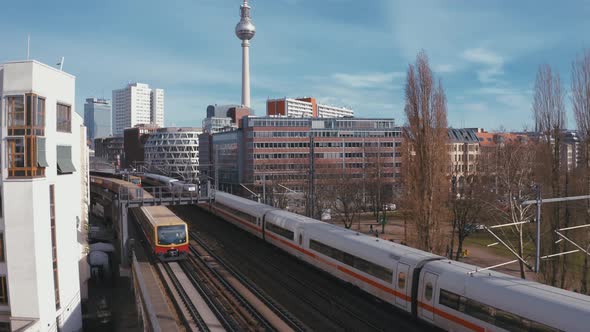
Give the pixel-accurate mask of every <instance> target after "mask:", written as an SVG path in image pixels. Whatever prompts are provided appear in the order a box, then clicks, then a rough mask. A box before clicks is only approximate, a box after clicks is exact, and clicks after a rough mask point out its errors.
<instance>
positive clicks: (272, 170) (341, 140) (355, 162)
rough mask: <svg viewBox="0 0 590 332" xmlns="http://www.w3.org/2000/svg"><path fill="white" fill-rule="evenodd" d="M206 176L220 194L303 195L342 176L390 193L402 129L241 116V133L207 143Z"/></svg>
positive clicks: (390, 123) (388, 124) (366, 122)
mask: <svg viewBox="0 0 590 332" xmlns="http://www.w3.org/2000/svg"><path fill="white" fill-rule="evenodd" d="M210 145H211V155H210V161H211V164H210V165H211V166H210V167H209V170H208V171H209V174H210V175H209V176H211V177H212V178H214V179H216V180H217V181H216V183H218V187H219V189H221V190H224V191H229V192H235V193H240V192H242V189H241V188H243V185H244V186H248V187H249V188H250V189H251V190H253V191H254V192H256V193H258V194H262V193H263V191H264V189H265V187H267V186H270V185H271V184H272V185H275V186H278V185H280V186H284V187H287V188H289V189H290V190H292V191H297V192H303V191H305V190H306V188H309V186H310V185H311V183H310V179H312V181H313V184H314V185H315V184H318V185H321V184H322V183H323V184H326V183H329V182H330V181H331V180H332V179H334V178H337V177H340V176H345V177H347V178H350V179H356V180H361V179H365V180H369V179H367V177H368V176H373V175H375V176H378V177H379V179H380V182H381V183H382V184H384V185H385V186H386V187H388V192H389V195H391V194H392V191H393V189H394V185H395V183H396V181H397V180H396V179H399V178H400V176H401V173H400V172H401V157H402V155H401V129H400V128H399V127H396V126H395V122H394V120H393V119H358V118H347V119H345V118H331V119H312V118H289V117H245V118H244V119H242V128H240V129H237V130H233V131H227V132H220V133H215V134H213V135H212V136H211V138H210Z"/></svg>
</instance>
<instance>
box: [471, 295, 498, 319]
mask: <svg viewBox="0 0 590 332" xmlns="http://www.w3.org/2000/svg"><path fill="white" fill-rule="evenodd" d="M465 313H466V314H468V315H469V316H472V317H475V318H477V319H480V320H482V321H484V322H488V323H492V324H493V323H494V319H493V317H492V314H491V308H490V307H489V306H487V305H485V304H483V303H479V302H477V301H474V300H470V299H467V301H466V303H465Z"/></svg>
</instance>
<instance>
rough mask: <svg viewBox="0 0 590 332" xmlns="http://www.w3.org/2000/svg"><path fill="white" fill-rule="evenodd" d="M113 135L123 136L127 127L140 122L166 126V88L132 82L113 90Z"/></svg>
mask: <svg viewBox="0 0 590 332" xmlns="http://www.w3.org/2000/svg"><path fill="white" fill-rule="evenodd" d="M112 103H113V105H112V107H113V112H112V125H113V135H114V136H123V131H124V130H125V128H131V127H134V126H135V125H138V124H154V125H157V126H160V127H163V126H164V90H162V89H152V88H150V86H149V85H147V84H143V83H130V84H129V85H127V86H126V87H125V88H123V89H119V90H113V99H112Z"/></svg>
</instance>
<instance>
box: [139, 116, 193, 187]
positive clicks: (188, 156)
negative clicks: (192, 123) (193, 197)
mask: <svg viewBox="0 0 590 332" xmlns="http://www.w3.org/2000/svg"><path fill="white" fill-rule="evenodd" d="M201 133H202V131H201V128H173V127H170V128H160V129H158V130H157V131H155V132H153V133H151V134H150V136H149V138H148V139H147V141H146V143H145V145H144V153H145V157H144V160H145V165H146V167H147V168H148V169H150V170H151V171H152V172H157V173H160V174H164V175H166V176H171V177H175V178H180V179H183V180H185V181H195V179H197V177H198V166H199V139H198V136H199V134H201Z"/></svg>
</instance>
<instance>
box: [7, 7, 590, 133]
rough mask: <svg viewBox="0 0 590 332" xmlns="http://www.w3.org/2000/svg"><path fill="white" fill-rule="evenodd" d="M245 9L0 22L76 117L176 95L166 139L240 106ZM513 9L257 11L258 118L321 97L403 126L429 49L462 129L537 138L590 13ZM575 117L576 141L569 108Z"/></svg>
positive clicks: (90, 10) (80, 11) (20, 55)
mask: <svg viewBox="0 0 590 332" xmlns="http://www.w3.org/2000/svg"><path fill="white" fill-rule="evenodd" d="M241 2H242V1H239V0H220V1H205V2H202V3H199V4H182V7H180V6H179V7H173V6H170V5H169V4H165V3H155V2H154V3H153V4H151V5H141V6H140V4H143V3H140V2H134V1H129V2H125V3H118V2H113V1H103V2H100V3H94V4H82V3H76V2H66V3H65V4H60V5H55V4H50V3H43V2H39V3H38V4H37V8H38V9H39V10H38V11H37V12H36V13H31V15H32V16H34V17H32V19H33V20H34V21H35V22H36V24H35V25H34V26H32V25H28V24H24V23H23V22H25V21H24V20H22V19H21V18H20V17H22V13H24V12H25V9H26V8H25V7H26V5H25V4H20V3H15V4H14V5H12V6H11V8H7V9H6V10H5V14H6V18H5V19H4V20H3V21H2V22H0V28H1V30H2V31H10V34H0V42H2V43H3V45H10V46H8V47H5V49H4V50H3V51H4V52H3V53H2V55H0V60H1V61H2V62H4V61H12V60H21V59H24V58H25V57H26V39H27V34H30V35H31V48H30V50H31V52H30V54H31V59H36V60H39V61H42V62H45V63H48V64H55V63H57V62H58V61H59V58H60V57H61V56H64V57H65V64H64V71H66V72H68V73H71V74H73V75H75V76H76V77H77V91H76V95H77V96H76V110H77V112H78V113H81V112H82V110H83V104H84V100H85V98H87V97H91V96H96V97H106V98H109V97H110V91H111V90H113V89H116V88H118V87H120V86H123V85H125V84H126V83H128V82H133V81H139V82H145V83H148V84H150V85H153V86H158V87H161V88H163V89H165V90H166V92H167V95H166V103H167V106H166V109H167V122H166V125H170V126H172V125H176V126H194V125H199V124H200V122H201V120H202V119H203V118H204V114H205V109H206V107H207V105H209V104H226V103H227V104H236V103H239V102H240V88H241V82H240V71H241V57H240V45H239V43H237V42H236V39H235V34H234V31H233V29H234V27H235V23H236V15H237V12H238V6H239V4H240V3H241ZM503 4H508V2H505V3H495V4H488V3H483V4H482V3H477V4H474V3H471V2H461V4H460V5H458V4H457V3H450V2H420V3H414V2H391V1H371V2H367V3H365V2H358V1H349V0H338V1H337V0H332V1H326V2H314V1H306V0H281V1H267V0H254V1H252V2H251V6H252V15H253V17H255V20H256V26H257V28H259V31H258V33H257V37H256V38H255V39H254V40H253V41H252V48H251V56H250V57H251V59H250V61H251V81H252V83H251V90H252V106H253V109H254V110H255V112H256V114H257V115H263V114H264V113H265V111H266V110H265V103H266V99H267V98H268V97H270V98H281V97H284V96H306V95H314V96H315V97H317V98H318V100H319V101H322V102H324V103H329V104H334V105H339V106H348V107H351V108H353V109H355V113H356V115H357V116H359V117H394V118H395V119H396V122H397V123H398V124H400V125H401V124H403V123H404V118H405V117H404V113H403V106H404V101H403V96H404V93H403V87H404V83H405V82H404V81H405V71H406V69H407V66H408V64H409V63H411V62H413V61H414V58H415V55H416V53H417V52H418V51H419V50H420V49H424V50H426V52H427V53H428V55H429V57H430V60H431V65H432V68H433V69H434V70H435V72H436V74H437V77H440V78H441V79H442V80H443V84H444V86H445V88H446V92H447V97H448V110H449V124H450V125H451V126H453V127H485V128H486V129H489V130H492V129H497V128H499V127H500V126H502V125H503V126H504V127H506V128H507V129H514V130H521V129H522V128H523V126H524V125H525V124H526V125H528V127H529V129H530V128H531V123H532V121H531V102H532V87H533V83H534V78H535V73H536V69H537V66H538V65H539V64H542V63H548V64H550V65H552V66H554V67H555V68H556V69H557V70H558V71H559V72H560V74H561V75H562V83H563V85H564V87H565V88H566V89H568V90H569V86H570V73H569V72H570V66H571V62H572V61H573V60H574V58H575V56H576V55H577V54H580V53H581V52H582V50H583V49H584V48H586V47H589V45H590V43H589V40H588V39H589V38H590V37H586V36H584V35H582V34H576V33H575V32H576V31H585V30H586V29H587V28H588V27H590V23H589V22H587V20H585V19H584V17H585V16H586V15H587V14H588V13H589V11H590V7H589V5H588V4H586V3H583V2H581V1H575V2H571V3H560V4H559V6H557V5H552V3H550V2H548V1H545V2H535V3H526V4H521V3H518V4H515V3H512V2H511V3H510V6H509V7H508V6H505V5H503ZM179 9H182V10H179ZM195 12H196V13H199V15H198V17H197V16H195V15H194V14H193V13H195ZM39 13H43V14H42V15H41V14H39ZM203 13H206V15H202V14H203ZM56 17H57V18H59V17H67V18H68V19H67V20H62V21H59V20H58V21H59V22H58V23H56ZM136 17H142V19H141V20H139V19H137V18H136ZM421 18H423V19H424V21H425V22H426V23H425V24H423V23H422V22H421ZM145 22H149V24H144V23H145ZM89 23H91V24H89ZM73 27H76V28H75V29H73ZM572 36H573V38H572ZM105 73H107V74H106V75H105ZM566 107H567V108H568V127H570V128H574V127H575V123H574V121H573V116H572V114H571V109H570V108H571V107H570V102H569V97H566Z"/></svg>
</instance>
